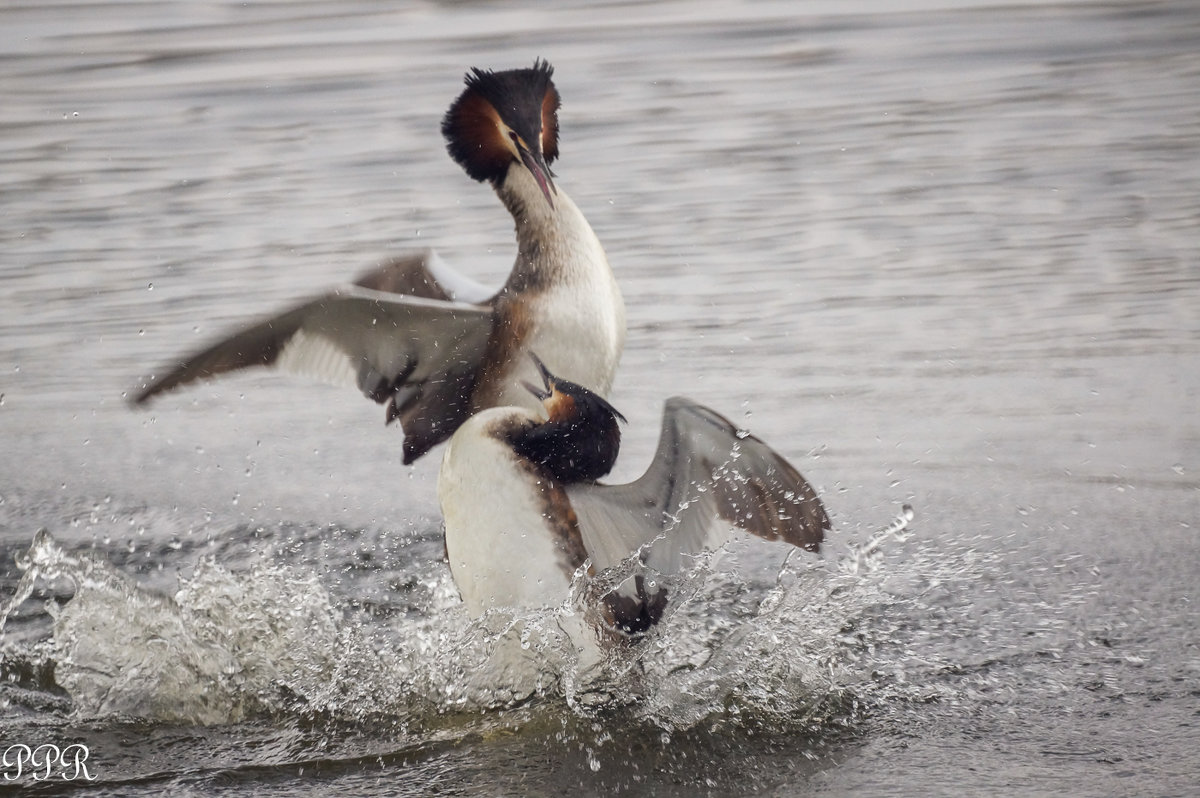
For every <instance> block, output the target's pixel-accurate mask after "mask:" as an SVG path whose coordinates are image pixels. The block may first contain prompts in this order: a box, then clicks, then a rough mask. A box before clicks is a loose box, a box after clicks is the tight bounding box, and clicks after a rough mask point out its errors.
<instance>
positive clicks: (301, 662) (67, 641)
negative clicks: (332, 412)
mask: <svg viewBox="0 0 1200 798" xmlns="http://www.w3.org/2000/svg"><path fill="white" fill-rule="evenodd" d="M911 519H912V513H911V510H910V509H908V508H905V511H904V513H903V514H902V515H901V517H900V518H898V519H897V520H896V521H895V522H894V523H893V524H891V525H889V526H888V527H887V528H885V529H883V530H881V531H880V532H879V533H877V534H876V535H874V536H871V537H870V538H869V539H868V540H867V542H866V543H864V544H863V545H861V546H859V547H858V548H854V549H851V553H850V555H849V556H847V557H846V558H843V559H842V560H841V563H840V566H839V567H834V568H830V567H827V566H826V565H824V564H821V563H819V562H816V561H814V560H813V559H812V558H809V557H805V556H790V557H788V558H787V559H786V560H785V562H784V564H783V566H782V568H781V569H780V571H779V573H778V575H777V578H776V580H775V584H774V586H773V587H770V588H769V589H767V590H766V592H765V595H763V594H762V593H761V592H760V593H759V594H757V595H755V594H753V593H751V592H748V591H747V590H746V589H745V587H744V585H742V584H741V583H739V582H738V580H737V579H736V577H734V576H732V575H730V574H728V573H726V572H724V571H723V570H721V569H718V568H716V567H715V566H714V558H713V556H712V555H705V556H702V557H699V558H697V559H696V561H695V562H694V564H693V565H692V567H691V568H689V569H688V570H687V571H686V572H685V573H683V574H681V575H679V576H678V577H674V578H673V581H672V582H671V584H670V591H671V593H670V595H671V596H672V604H671V608H670V610H669V612H668V614H667V616H666V617H665V618H664V620H663V622H662V623H660V624H659V625H658V627H656V628H655V629H653V630H652V631H651V632H650V633H648V634H646V635H645V636H644V639H641V640H639V641H637V642H636V643H635V644H631V645H628V646H621V647H616V648H614V649H613V650H612V651H611V652H610V656H609V657H608V658H607V659H606V660H605V662H603V663H601V670H600V672H599V674H598V673H597V671H596V670H595V667H594V665H595V664H594V663H592V664H590V665H588V667H587V669H586V672H585V669H584V667H583V665H582V664H581V663H580V662H579V661H578V655H577V652H576V650H575V648H574V646H573V645H572V641H571V635H570V634H568V631H567V630H569V629H570V628H571V626H570V625H571V624H572V623H578V622H579V618H580V617H581V606H582V605H583V603H584V602H585V601H586V598H587V596H588V595H590V593H589V591H595V590H596V589H604V587H605V586H606V585H608V584H610V583H611V584H612V585H615V584H619V582H620V581H621V580H622V579H623V578H624V577H625V576H626V574H624V572H623V571H622V570H621V569H615V570H614V572H613V573H610V574H605V575H603V576H602V578H601V580H600V582H599V584H590V585H589V584H588V580H585V579H582V578H580V579H578V580H577V584H576V589H575V590H573V591H572V595H571V597H570V598H569V599H568V600H567V601H566V602H564V604H563V605H562V606H559V607H551V608H546V609H545V610H541V611H537V612H525V613H521V614H520V615H517V616H514V615H513V614H511V613H504V612H500V611H497V612H493V613H489V614H488V615H485V616H484V617H483V618H481V619H479V620H476V621H471V620H470V619H468V618H467V616H466V613H465V612H464V611H463V610H462V608H461V606H459V605H458V604H457V600H456V596H455V590H454V586H453V583H452V581H451V580H450V579H449V575H448V572H446V569H445V568H444V567H441V566H439V569H440V570H439V572H438V576H437V579H436V585H435V590H434V593H433V598H432V605H433V606H431V607H430V608H427V609H428V611H425V612H421V613H415V614H406V615H403V616H399V617H394V618H391V619H389V620H387V621H386V622H385V623H382V624H381V623H379V622H372V621H371V620H370V619H367V618H364V617H360V616H359V615H356V614H354V613H352V612H350V611H348V610H347V609H345V608H340V607H338V606H336V605H335V602H334V601H333V600H332V599H331V597H330V595H329V593H328V592H327V591H326V590H325V589H324V587H323V586H322V585H321V583H320V580H319V579H318V578H317V577H316V576H315V575H313V574H311V573H305V572H303V571H301V570H298V569H296V568H294V567H287V566H280V565H276V564H272V563H267V562H259V563H257V564H255V565H253V566H252V567H250V568H249V570H247V571H245V572H240V573H234V572H232V571H230V570H229V569H227V568H225V567H223V566H221V565H219V564H217V563H216V562H214V561H212V560H211V559H202V560H200V561H199V562H198V563H197V564H196V566H195V569H194V572H193V573H192V574H191V575H189V576H186V577H181V578H180V585H179V588H178V590H177V591H176V592H175V593H174V594H173V595H170V596H167V595H160V594H158V593H155V592H153V591H150V590H147V589H145V588H143V587H141V586H139V585H138V584H137V583H136V582H135V581H134V580H132V579H131V578H130V577H128V576H126V575H124V574H122V573H121V572H120V571H118V570H117V569H116V568H114V567H113V566H112V565H111V564H109V563H107V562H106V561H105V560H103V559H102V558H101V557H99V556H97V555H91V554H77V553H70V552H67V551H65V550H64V549H63V548H62V547H61V546H60V545H59V544H58V543H57V542H56V541H55V540H54V539H53V538H52V537H51V535H50V534H49V533H47V532H45V531H42V532H39V533H38V534H37V535H36V536H35V538H34V540H33V542H32V544H31V546H30V548H29V550H28V551H27V552H26V553H24V554H23V555H21V556H20V557H19V558H18V566H19V567H20V568H21V569H22V570H23V572H24V573H23V575H22V577H21V579H20V581H19V583H18V585H17V590H16V592H15V594H14V595H13V597H12V599H11V600H10V601H9V602H8V603H7V605H5V606H4V607H3V610H2V611H0V612H2V614H0V635H2V634H3V626H4V621H5V620H6V619H7V618H8V616H9V615H10V614H11V613H12V612H13V611H15V610H16V608H17V607H18V606H20V605H21V604H22V603H24V602H25V601H26V600H28V599H29V597H30V596H31V595H32V594H33V592H34V589H35V586H36V585H37V583H38V582H39V581H43V582H53V581H59V580H64V579H65V580H69V581H70V582H72V583H73V584H74V588H75V591H74V596H73V597H72V598H71V599H70V600H68V601H66V602H64V603H58V602H53V601H52V602H50V604H49V607H48V611H49V612H50V614H51V615H52V617H53V640H52V642H51V643H50V646H49V649H50V651H51V656H52V658H53V661H54V666H55V671H54V672H55V678H56V680H57V682H58V684H59V685H61V686H62V687H63V688H64V689H65V690H66V691H67V692H68V693H69V694H70V696H71V699H72V702H73V706H74V710H75V712H76V713H77V714H79V715H83V716H105V715H113V714H116V715H123V716H128V715H132V716H138V717H145V718H151V719H155V720H160V721H170V722H186V723H196V724H210V723H224V722H230V721H237V720H239V719H244V718H247V717H252V716H262V715H268V716H269V715H275V714H284V715H288V716H295V715H309V714H312V713H321V714H324V715H331V716H334V717H337V718H344V719H347V720H356V719H363V718H368V717H392V718H397V719H400V721H399V722H401V723H403V724H409V723H425V722H427V719H428V718H430V717H437V716H444V715H447V714H453V713H461V712H477V711H478V710H479V709H481V708H488V707H497V706H508V707H511V706H513V705H518V704H522V703H525V702H528V701H529V700H530V699H537V698H542V699H552V700H562V701H565V703H566V705H567V707H568V708H569V712H570V713H572V714H575V715H577V716H579V717H582V718H586V717H591V716H593V715H594V714H596V713H603V712H610V711H612V709H613V707H614V706H615V705H620V706H624V707H626V708H627V711H628V712H631V713H632V714H633V716H634V717H635V718H638V719H640V721H641V722H644V723H646V724H649V725H651V726H653V727H656V728H660V729H663V730H667V731H670V732H676V731H684V730H688V729H691V728H694V727H696V726H697V725H699V724H703V723H713V722H719V723H730V722H738V721H737V719H738V718H740V717H754V718H755V719H756V720H755V722H756V723H762V722H779V723H784V724H787V725H789V726H791V727H795V726H796V724H801V725H804V726H811V727H813V728H817V727H820V726H822V725H826V724H829V723H831V722H833V723H837V722H841V721H842V720H845V719H846V718H850V717H853V715H854V712H855V711H856V709H855V707H856V706H857V705H858V703H861V702H862V701H864V700H865V699H864V696H867V695H869V694H870V692H871V688H870V683H871V680H872V674H873V673H874V672H875V671H876V669H877V665H878V663H870V664H869V666H868V665H867V664H866V663H865V662H864V661H863V658H862V656H861V652H862V651H863V650H864V648H869V647H870V646H871V642H870V641H869V640H865V639H864V638H863V637H862V636H861V632H854V631H852V630H854V629H856V628H857V625H858V624H859V622H860V620H861V618H862V617H863V616H864V615H865V614H869V613H871V612H875V611H878V609H879V608H880V607H885V606H887V605H889V604H891V603H894V602H895V601H896V598H895V596H893V595H892V594H890V593H888V592H887V591H886V590H885V589H884V587H883V580H882V579H880V578H879V574H880V572H881V571H885V570H886V569H885V568H881V567H880V564H881V560H880V552H881V551H882V550H883V549H884V548H885V544H886V543H887V542H888V541H896V542H900V541H903V540H905V539H906V537H907V534H908V525H909V522H910V521H911ZM634 559H636V558H634ZM630 567H632V563H631V564H630ZM581 577H582V572H581ZM0 642H2V637H0ZM514 647H515V650H517V651H518V652H520V653H519V656H526V657H527V658H528V659H529V660H530V661H534V662H536V664H537V667H536V668H535V669H534V672H535V673H536V674H538V675H537V678H536V679H535V681H534V682H532V683H527V684H525V685H524V686H523V687H522V688H521V689H519V690H515V689H513V688H511V687H510V686H505V685H504V680H503V679H499V680H497V679H496V675H497V671H496V668H497V667H498V665H497V663H498V662H499V663H500V665H499V667H503V662H504V661H505V660H504V658H505V657H508V656H511V654H512V652H513V650H514ZM497 684H500V685H501V686H500V687H497V686H496V685H497ZM839 719H841V720H839ZM592 742H593V744H594V745H597V746H600V745H602V743H603V741H602V740H599V741H592Z"/></svg>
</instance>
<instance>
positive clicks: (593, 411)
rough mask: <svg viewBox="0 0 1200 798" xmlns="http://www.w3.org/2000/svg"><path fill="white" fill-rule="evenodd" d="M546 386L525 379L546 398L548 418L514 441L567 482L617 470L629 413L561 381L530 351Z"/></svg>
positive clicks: (528, 386) (523, 452) (534, 391)
mask: <svg viewBox="0 0 1200 798" xmlns="http://www.w3.org/2000/svg"><path fill="white" fill-rule="evenodd" d="M530 357H531V358H532V359H533V362H534V364H535V365H536V366H537V369H538V373H539V374H540V375H541V382H542V384H541V385H535V384H534V383H531V382H526V383H524V385H525V388H526V389H528V391H529V392H530V393H532V394H533V395H534V396H536V397H537V398H538V399H540V400H541V402H542V407H544V408H545V410H546V420H545V421H543V422H540V423H536V424H533V425H532V426H530V427H527V428H525V429H524V430H522V431H521V433H520V434H519V435H518V436H516V437H515V438H514V440H513V445H514V447H515V448H516V450H517V452H518V453H519V454H521V455H522V456H524V457H526V458H528V459H529V460H530V461H532V462H534V463H536V464H537V465H539V466H541V467H542V468H544V469H545V470H546V471H548V472H549V473H550V474H551V475H552V476H554V477H555V478H556V479H558V480H560V481H561V482H565V483H572V482H583V481H594V480H597V479H599V478H600V477H602V476H604V475H605V474H607V473H608V472H609V471H610V470H612V467H613V464H614V463H615V462H616V459H617V453H618V452H619V451H620V448H621V430H620V427H619V425H618V423H617V422H618V421H624V420H625V417H624V416H623V415H621V414H620V412H618V411H617V409H616V408H615V407H613V406H612V405H610V404H609V403H608V402H607V401H606V400H605V399H604V397H602V396H600V395H599V394H597V393H594V392H593V391H590V390H588V389H587V388H584V387H583V386H582V385H578V384H576V383H573V382H570V381H568V380H563V379H559V378H558V377H556V376H554V374H552V373H551V372H550V370H549V369H548V368H546V364H545V363H543V362H542V361H541V360H540V359H539V358H538V356H537V355H535V354H533V353H530Z"/></svg>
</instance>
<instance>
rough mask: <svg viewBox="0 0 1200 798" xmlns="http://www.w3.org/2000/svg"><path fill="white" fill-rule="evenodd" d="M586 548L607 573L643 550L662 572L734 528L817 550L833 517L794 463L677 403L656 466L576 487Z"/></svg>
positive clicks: (701, 410) (573, 495) (572, 491)
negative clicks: (621, 480) (630, 478)
mask: <svg viewBox="0 0 1200 798" xmlns="http://www.w3.org/2000/svg"><path fill="white" fill-rule="evenodd" d="M567 495H568V496H569V498H570V499H571V505H572V507H573V508H574V509H575V514H576V516H577V517H578V519H579V526H580V531H581V532H582V534H583V540H584V545H585V546H586V547H587V550H588V553H589V554H590V555H591V557H592V562H593V565H594V566H595V567H596V568H598V569H603V568H608V567H611V566H614V565H617V564H618V563H620V562H621V561H622V560H624V559H626V558H627V557H628V556H629V555H630V554H631V553H632V552H634V551H636V550H637V549H638V548H639V547H641V546H647V549H646V554H645V555H644V559H645V561H646V564H647V565H649V566H650V567H651V568H653V569H654V570H656V571H658V572H660V573H675V572H677V571H679V570H680V568H681V566H682V563H683V557H684V555H687V554H695V553H698V552H701V551H704V550H707V549H713V548H717V547H719V546H720V545H721V544H722V543H724V542H725V540H726V538H727V536H728V532H729V527H730V526H735V527H739V528H741V529H744V530H745V531H747V532H750V533H751V534H753V535H757V536H758V537H760V538H765V539H766V540H783V541H786V542H788V543H791V544H792V545H793V546H799V547H801V548H805V549H808V550H809V551H816V550H817V549H818V548H819V547H820V545H821V542H822V540H824V538H825V533H826V532H827V531H828V530H829V526H830V525H829V516H828V515H826V513H825V508H824V507H823V506H822V505H821V500H820V499H818V498H817V494H816V491H814V490H813V488H812V486H811V485H809V484H808V482H807V481H806V480H805V479H804V477H802V476H801V475H800V472H798V471H797V470H796V469H795V468H794V467H792V465H791V464H790V463H788V461H787V460H785V459H784V458H783V457H782V456H780V455H779V453H777V452H776V451H775V450H773V449H772V448H771V447H769V446H767V444H765V443H763V441H761V440H760V439H758V438H756V437H754V436H753V435H750V434H748V433H746V432H744V431H741V430H739V429H737V428H736V427H735V426H734V425H733V424H731V423H730V422H729V420H728V419H726V418H724V417H723V416H721V415H719V414H718V413H716V412H714V411H712V410H710V409H709V408H707V407H704V406H703V405H699V404H696V403H695V402H692V401H690V400H688V399H684V398H681V397H674V398H672V399H669V400H668V401H667V403H666V406H665V407H664V409H663V423H662V434H661V436H660V437H659V441H658V449H657V451H656V452H655V454H654V460H653V462H652V463H651V464H650V467H649V468H648V469H647V470H646V473H645V474H643V475H642V476H641V477H640V478H638V479H637V480H635V481H634V482H630V483H629V484H626V485H599V484H580V485H572V486H569V487H568V488H567Z"/></svg>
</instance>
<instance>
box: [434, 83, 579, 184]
mask: <svg viewBox="0 0 1200 798" xmlns="http://www.w3.org/2000/svg"><path fill="white" fill-rule="evenodd" d="M553 75H554V67H552V66H550V64H549V63H548V62H546V61H543V60H541V59H539V60H537V61H535V62H534V64H533V67H532V68H529V69H508V70H503V71H500V72H493V71H491V70H483V69H478V68H474V69H472V70H471V71H470V72H468V73H467V75H466V79H465V81H466V84H467V88H466V89H464V90H463V92H462V94H460V95H459V96H458V99H457V100H455V101H454V103H453V104H452V105H451V106H450V110H448V111H446V116H445V117H444V118H443V119H442V135H443V136H445V137H446V149H447V150H449V152H450V157H452V158H453V159H454V160H455V161H456V162H457V163H458V164H459V166H461V167H462V168H463V169H464V170H466V172H467V174H468V175H470V176H471V177H472V178H474V179H475V180H481V181H482V180H491V181H492V182H498V181H500V180H502V179H503V177H504V175H505V173H506V172H507V170H508V165H509V163H511V162H512V160H513V157H512V153H511V151H510V150H509V149H508V144H507V143H506V142H505V141H504V140H503V139H502V138H501V137H500V135H501V134H500V131H499V129H498V128H497V125H496V123H497V121H498V120H499V121H503V122H504V124H505V125H507V126H508V127H509V128H510V129H512V130H513V131H514V132H515V133H516V134H517V135H518V136H520V137H521V138H522V139H523V140H524V141H525V143H526V144H527V145H528V146H529V147H531V148H537V149H538V150H539V151H540V154H541V156H542V158H543V159H544V160H545V162H546V163H547V164H549V163H550V162H551V161H553V160H554V159H555V158H556V157H558V108H559V104H560V102H559V97H558V90H557V89H556V88H555V87H554V81H553V80H552V79H551V78H552V76H553Z"/></svg>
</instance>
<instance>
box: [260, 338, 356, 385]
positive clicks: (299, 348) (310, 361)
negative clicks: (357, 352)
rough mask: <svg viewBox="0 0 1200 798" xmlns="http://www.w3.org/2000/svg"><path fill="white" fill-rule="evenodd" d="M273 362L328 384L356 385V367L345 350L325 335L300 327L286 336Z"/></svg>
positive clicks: (285, 369) (285, 368)
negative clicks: (284, 343) (284, 342)
mask: <svg viewBox="0 0 1200 798" xmlns="http://www.w3.org/2000/svg"><path fill="white" fill-rule="evenodd" d="M275 365H276V367H278V368H279V369H281V370H283V371H287V372H290V373H292V374H299V375H300V376H303V377H310V378H312V379H315V380H320V381H321V382H326V383H329V384H331V385H340V386H344V387H347V388H355V387H357V385H358V383H357V378H358V369H357V367H356V365H355V364H353V363H351V361H350V356H349V355H348V354H347V353H346V351H345V350H344V349H342V348H341V347H339V346H338V345H337V344H336V343H334V342H333V341H331V340H329V339H328V338H326V337H325V336H323V335H320V334H310V333H306V332H305V331H304V329H303V328H301V329H299V330H296V333H295V335H293V336H292V337H291V338H290V339H288V342H287V344H286V345H285V346H284V348H283V351H282V352H280V353H279V359H278V360H276V361H275Z"/></svg>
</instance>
